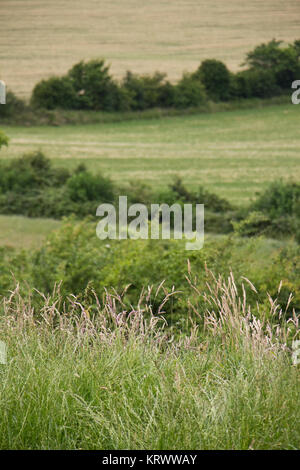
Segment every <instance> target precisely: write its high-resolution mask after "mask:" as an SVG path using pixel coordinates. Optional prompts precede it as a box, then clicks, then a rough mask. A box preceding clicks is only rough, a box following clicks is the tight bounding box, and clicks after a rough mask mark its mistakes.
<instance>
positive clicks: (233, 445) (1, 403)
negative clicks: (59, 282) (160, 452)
mask: <svg viewBox="0 0 300 470" xmlns="http://www.w3.org/2000/svg"><path fill="white" fill-rule="evenodd" d="M188 280H189V282H190V284H191V285H192V287H193V289H194V291H195V292H196V302H195V301H194V302H193V303H192V302H191V303H190V309H191V312H192V311H193V312H194V313H195V314H196V317H199V318H198V321H197V322H195V321H192V320H191V328H190V334H189V336H182V337H181V336H180V335H179V336H178V337H176V338H174V337H173V336H172V335H171V333H170V330H169V329H168V328H166V326H165V323H166V322H165V320H164V318H163V308H164V302H167V301H168V299H169V298H170V296H172V294H173V293H172V292H171V294H167V293H166V297H165V301H164V302H163V304H162V305H161V307H160V310H159V314H158V312H156V314H154V313H153V312H152V308H151V305H150V303H148V305H147V306H146V307H144V309H143V310H142V309H141V307H140V306H137V307H136V308H132V310H131V311H128V310H127V311H126V310H125V308H124V305H123V303H122V297H121V296H118V295H117V294H116V293H113V294H110V293H108V292H107V293H106V295H105V298H104V299H103V300H102V301H100V300H98V299H97V298H95V300H94V302H93V305H94V307H93V309H90V310H89V309H87V308H86V307H85V306H84V305H83V304H82V303H80V302H79V300H78V299H76V298H75V297H70V298H69V302H68V303H64V304H63V303H62V301H61V298H60V295H59V287H58V288H57V289H56V290H55V291H54V292H53V295H51V296H48V297H45V296H44V297H43V307H42V308H41V309H40V311H34V308H33V307H32V305H31V303H30V298H27V299H24V298H22V297H21V295H20V293H19V290H18V287H17V288H16V290H15V291H14V292H12V293H11V295H10V297H8V298H4V299H3V300H2V303H1V313H2V314H1V319H0V322H1V323H0V324H1V337H0V338H1V340H4V341H6V343H7V347H8V363H7V364H6V365H0V368H1V369H0V377H1V393H0V410H1V421H0V447H1V448H2V449H283V448H284V449H295V448H297V447H298V446H299V442H300V425H299V423H300V420H299V418H300V416H299V415H300V407H299V398H300V397H299V395H300V393H299V375H298V369H297V366H295V365H293V364H292V360H291V353H290V352H291V351H290V346H289V345H290V341H291V340H292V339H293V338H296V337H297V335H298V334H299V324H298V320H299V319H298V317H297V316H296V315H295V314H294V317H293V318H291V319H289V320H288V321H286V320H285V319H284V310H282V309H280V307H279V306H277V302H276V301H275V300H273V299H269V301H270V308H267V307H266V311H265V312H255V314H254V313H253V312H252V311H251V309H250V307H249V305H248V304H247V298H246V288H245V286H244V285H243V284H242V285H241V286H237V285H236V283H235V281H234V278H233V276H231V277H230V278H228V279H226V280H224V279H222V278H218V279H216V278H214V277H213V276H212V275H211V280H212V281H211V283H210V284H208V285H207V292H206V293H202V292H198V291H197V287H196V284H195V283H194V280H193V278H192V275H191V273H189V275H188ZM243 283H244V284H245V285H246V283H249V281H248V280H245V281H243ZM250 287H251V288H252V289H255V288H254V286H252V284H251V283H250ZM161 288H163V286H161ZM150 290H151V289H149V290H148V291H145V293H143V296H145V297H146V299H147V296H148V297H149V298H150V296H149V294H150ZM239 292H242V294H239ZM41 295H42V294H41ZM200 300H201V301H202V302H205V304H206V307H207V308H206V310H205V313H204V314H200V313H199V310H198V306H197V303H198V302H199V303H200ZM142 304H143V305H145V302H140V304H139V305H142ZM202 311H203V309H202ZM256 314H257V315H258V314H259V317H258V316H256Z"/></svg>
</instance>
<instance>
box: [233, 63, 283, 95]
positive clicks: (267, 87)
mask: <svg viewBox="0 0 300 470" xmlns="http://www.w3.org/2000/svg"><path fill="white" fill-rule="evenodd" d="M231 90H232V91H231V93H232V95H233V96H235V97H237V98H271V97H272V96H276V95H278V94H280V88H279V86H278V85H277V84H276V79H275V76H274V73H273V72H272V71H271V70H256V69H249V70H244V71H242V72H239V73H237V74H236V75H235V76H234V77H233V79H232V82H231Z"/></svg>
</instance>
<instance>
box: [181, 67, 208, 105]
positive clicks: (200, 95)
mask: <svg viewBox="0 0 300 470" xmlns="http://www.w3.org/2000/svg"><path fill="white" fill-rule="evenodd" d="M206 102H207V96H206V93H205V89H204V86H203V85H202V83H201V82H200V81H199V80H197V79H195V78H194V76H193V75H191V74H185V75H183V77H182V79H181V80H180V81H179V83H178V84H177V85H176V86H175V92H174V101H173V105H174V107H175V108H179V109H185V108H191V107H198V106H201V105H203V104H205V103H206Z"/></svg>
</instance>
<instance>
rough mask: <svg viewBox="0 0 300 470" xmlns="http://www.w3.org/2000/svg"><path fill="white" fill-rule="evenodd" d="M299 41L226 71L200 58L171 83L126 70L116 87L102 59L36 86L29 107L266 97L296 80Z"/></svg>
mask: <svg viewBox="0 0 300 470" xmlns="http://www.w3.org/2000/svg"><path fill="white" fill-rule="evenodd" d="M299 44H300V41H299V40H297V41H294V43H292V44H288V45H287V46H285V47H283V46H282V42H281V41H276V40H272V41H270V42H269V43H267V44H261V45H259V46H257V47H256V48H255V49H254V50H253V51H250V52H249V53H248V54H247V57H246V62H245V64H244V65H247V66H248V68H247V69H245V70H243V71H241V72H238V73H236V74H233V73H231V72H230V71H229V70H228V69H227V67H226V65H225V64H223V63H222V62H221V61H219V60H214V59H207V60H204V61H203V62H202V63H201V65H200V66H199V68H198V69H197V70H196V72H194V73H192V74H186V73H185V74H183V76H182V78H181V79H180V80H179V81H178V82H177V83H175V84H171V83H170V82H169V81H167V80H166V77H165V74H162V73H159V72H155V73H154V74H153V75H138V74H135V73H132V72H129V71H128V72H127V74H126V75H125V77H124V78H123V80H122V81H121V82H120V83H119V82H117V81H116V80H114V79H113V77H112V76H111V75H110V73H109V67H108V66H106V65H105V63H104V61H103V60H90V61H88V62H83V61H81V62H79V63H78V64H76V65H74V66H73V67H72V68H71V70H70V71H69V72H68V73H67V74H66V75H65V76H63V77H51V78H49V79H47V80H42V81H41V82H40V83H38V84H37V85H36V86H35V88H34V90H33V93H32V99H31V103H32V105H33V106H36V107H41V108H46V109H48V110H52V109H55V108H63V109H75V110H76V109H89V110H95V111H99V110H102V111H126V110H133V111H141V110H146V109H150V108H179V109H185V108H191V107H199V106H202V105H203V104H205V102H206V101H207V99H208V98H209V99H210V100H212V101H228V100H235V99H242V98H269V97H272V96H277V95H279V94H282V93H285V92H286V91H287V90H288V89H290V87H291V83H292V82H293V80H296V79H298V78H299V76H300V46H299Z"/></svg>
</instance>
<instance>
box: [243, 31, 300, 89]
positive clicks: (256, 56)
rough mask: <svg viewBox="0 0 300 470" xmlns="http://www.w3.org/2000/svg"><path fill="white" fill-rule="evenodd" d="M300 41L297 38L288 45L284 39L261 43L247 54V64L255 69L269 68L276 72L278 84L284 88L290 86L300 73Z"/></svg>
mask: <svg viewBox="0 0 300 470" xmlns="http://www.w3.org/2000/svg"><path fill="white" fill-rule="evenodd" d="M299 56H300V41H299V40H297V41H295V42H294V43H293V44H289V45H288V46H287V47H282V41H277V40H275V39H272V41H270V42H268V43H266V44H265V43H264V44H260V45H259V46H257V47H256V48H255V49H254V50H253V51H251V52H249V53H248V54H247V59H246V64H248V65H250V68H251V69H254V70H260V71H261V70H269V71H270V72H272V73H273V74H274V77H275V81H276V84H277V85H279V86H280V87H281V88H283V89H287V88H290V86H291V83H292V81H293V80H296V79H297V78H299V74H300V60H299Z"/></svg>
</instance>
